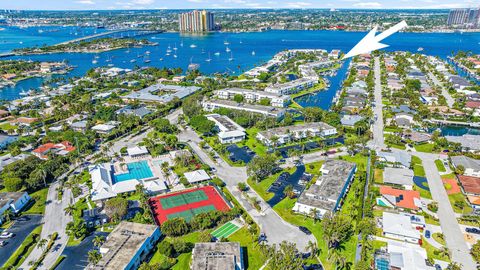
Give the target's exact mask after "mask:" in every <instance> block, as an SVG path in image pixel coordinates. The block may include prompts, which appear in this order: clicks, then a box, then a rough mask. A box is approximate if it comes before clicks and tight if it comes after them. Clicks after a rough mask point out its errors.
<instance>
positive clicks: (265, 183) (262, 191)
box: [247, 167, 296, 201]
mask: <svg viewBox="0 0 480 270" xmlns="http://www.w3.org/2000/svg"><path fill="white" fill-rule="evenodd" d="M295 170H296V168H295V167H293V168H290V169H287V170H283V171H281V172H278V173H276V174H274V175H270V176H269V177H267V178H265V179H264V180H262V181H260V182H259V183H257V182H255V181H253V180H252V179H251V178H248V179H247V183H248V184H249V185H250V187H252V188H253V189H254V190H255V191H256V192H257V193H258V195H260V197H262V199H264V200H265V201H268V200H270V199H271V198H273V196H274V195H275V194H273V193H271V192H268V191H267V189H268V188H269V187H270V186H271V185H272V184H273V182H275V180H277V178H278V177H279V176H280V174H282V173H283V172H289V173H294V172H295Z"/></svg>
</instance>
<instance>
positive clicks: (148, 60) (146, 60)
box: [143, 59, 152, 63]
mask: <svg viewBox="0 0 480 270" xmlns="http://www.w3.org/2000/svg"><path fill="white" fill-rule="evenodd" d="M143 62H144V63H150V62H152V60H150V59H145V60H143Z"/></svg>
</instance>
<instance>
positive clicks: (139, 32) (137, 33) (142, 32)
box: [54, 28, 163, 46]
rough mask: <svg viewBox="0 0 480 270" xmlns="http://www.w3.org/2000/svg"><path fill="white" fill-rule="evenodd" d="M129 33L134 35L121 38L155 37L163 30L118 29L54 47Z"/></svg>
mask: <svg viewBox="0 0 480 270" xmlns="http://www.w3.org/2000/svg"><path fill="white" fill-rule="evenodd" d="M127 32H133V34H132V35H130V34H128V35H127V36H123V35H122V36H121V37H120V38H133V37H139V36H145V35H153V34H158V33H163V31H162V30H146V29H132V28H130V29H118V30H111V31H107V32H103V33H98V34H94V35H90V36H86V37H80V38H76V39H72V40H68V41H65V42H61V43H57V44H55V45H54V46H58V45H66V44H70V43H76V42H81V41H85V40H89V39H94V38H99V37H105V36H109V35H115V34H120V33H127Z"/></svg>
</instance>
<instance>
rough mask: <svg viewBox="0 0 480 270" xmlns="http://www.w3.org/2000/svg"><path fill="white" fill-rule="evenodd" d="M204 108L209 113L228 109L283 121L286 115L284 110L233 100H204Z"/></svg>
mask: <svg viewBox="0 0 480 270" xmlns="http://www.w3.org/2000/svg"><path fill="white" fill-rule="evenodd" d="M202 106H203V109H204V110H206V111H209V112H211V111H214V110H216V109H220V108H226V109H231V110H239V111H245V112H251V113H257V114H262V115H265V116H268V117H274V118H276V119H282V118H283V116H284V115H285V113H286V110H285V109H282V108H277V107H271V106H262V105H254V104H239V103H237V102H235V101H231V100H204V101H203V102H202Z"/></svg>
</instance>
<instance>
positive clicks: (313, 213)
mask: <svg viewBox="0 0 480 270" xmlns="http://www.w3.org/2000/svg"><path fill="white" fill-rule="evenodd" d="M309 214H310V217H311V218H312V219H313V221H314V222H317V220H318V214H319V211H318V209H316V208H311V209H310V213H309Z"/></svg>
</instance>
